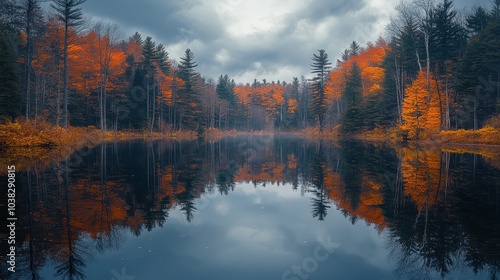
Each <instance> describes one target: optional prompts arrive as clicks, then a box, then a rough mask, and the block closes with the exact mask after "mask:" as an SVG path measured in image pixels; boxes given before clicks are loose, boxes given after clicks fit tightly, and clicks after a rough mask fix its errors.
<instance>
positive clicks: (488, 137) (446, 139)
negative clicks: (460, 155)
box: [441, 126, 500, 145]
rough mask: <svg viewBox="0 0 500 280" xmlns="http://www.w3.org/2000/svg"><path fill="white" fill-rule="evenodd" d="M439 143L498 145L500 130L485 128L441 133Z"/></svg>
mask: <svg viewBox="0 0 500 280" xmlns="http://www.w3.org/2000/svg"><path fill="white" fill-rule="evenodd" d="M441 143H460V144H488V145H500V129H498V128H494V127H492V126H486V127H483V128H481V129H479V130H464V129H459V130H450V131H442V132H441Z"/></svg>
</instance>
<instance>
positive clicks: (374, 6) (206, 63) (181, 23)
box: [83, 0, 490, 83]
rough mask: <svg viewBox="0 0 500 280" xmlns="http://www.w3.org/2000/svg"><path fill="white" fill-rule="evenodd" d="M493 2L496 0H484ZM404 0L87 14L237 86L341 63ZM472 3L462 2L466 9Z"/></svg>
mask: <svg viewBox="0 0 500 280" xmlns="http://www.w3.org/2000/svg"><path fill="white" fill-rule="evenodd" d="M478 1H479V2H485V3H489V2H490V1H489V0H478ZM398 2H399V0H363V1H361V0H276V1H273V0H253V1H244V0H183V1H174V0H101V1H97V0H88V1H87V2H86V3H85V4H84V5H83V12H84V13H85V15H86V16H89V17H92V18H94V19H100V20H105V21H112V22H114V23H117V24H118V25H119V26H120V27H121V29H122V31H123V34H124V36H127V37H128V36H130V35H132V34H133V33H134V32H135V31H138V32H140V33H141V34H142V35H143V37H145V36H147V35H149V36H152V37H153V39H154V40H155V41H156V42H157V43H162V44H164V45H165V46H166V48H167V51H168V52H169V54H170V58H172V59H176V60H179V58H180V57H181V56H182V55H183V53H184V51H185V49H186V48H188V47H189V48H190V49H191V50H192V51H193V52H194V54H195V61H196V62H197V63H198V65H199V66H198V71H199V72H201V73H202V75H203V76H208V77H214V78H216V77H218V76H219V75H221V74H229V75H230V77H232V78H234V79H235V81H236V82H237V83H240V82H241V83H246V82H251V81H253V79H254V78H257V79H259V80H261V79H264V78H266V79H267V80H268V81H270V80H285V81H291V79H292V77H295V76H297V77H300V76H301V75H305V76H306V77H307V76H308V75H309V71H310V67H309V64H310V59H311V57H312V55H313V53H315V52H317V50H318V49H325V50H326V52H327V53H328V54H329V56H330V60H331V61H335V60H336V59H337V58H338V57H339V56H340V53H341V52H342V51H343V50H344V49H345V48H347V46H348V45H349V43H350V42H352V40H356V41H357V42H359V43H360V44H361V45H365V44H366V42H367V41H375V40H376V39H377V38H378V37H379V36H383V35H384V31H385V26H386V25H387V23H388V22H389V19H390V16H391V14H393V7H394V6H395V5H396V4H397V3H398ZM470 3H471V1H468V0H457V1H455V6H456V7H457V8H458V9H461V8H462V7H463V6H465V5H470Z"/></svg>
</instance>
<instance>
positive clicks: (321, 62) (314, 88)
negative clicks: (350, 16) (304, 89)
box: [310, 50, 331, 131]
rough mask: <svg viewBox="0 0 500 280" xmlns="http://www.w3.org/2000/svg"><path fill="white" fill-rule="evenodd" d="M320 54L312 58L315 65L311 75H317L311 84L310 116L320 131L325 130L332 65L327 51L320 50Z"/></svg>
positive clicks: (312, 65)
mask: <svg viewBox="0 0 500 280" xmlns="http://www.w3.org/2000/svg"><path fill="white" fill-rule="evenodd" d="M318 52H319V54H318V55H317V54H314V55H313V57H312V61H313V63H312V64H311V67H312V71H311V73H313V74H316V77H314V78H312V79H311V80H310V81H311V82H312V83H311V94H312V98H311V108H310V114H311V117H312V118H313V119H315V121H316V123H317V124H318V126H319V130H320V131H322V130H323V126H324V118H325V112H326V108H325V86H326V81H327V80H328V73H329V69H330V68H331V63H330V62H329V61H328V55H327V54H326V52H325V50H319V51H318Z"/></svg>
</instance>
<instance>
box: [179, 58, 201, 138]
mask: <svg viewBox="0 0 500 280" xmlns="http://www.w3.org/2000/svg"><path fill="white" fill-rule="evenodd" d="M197 66H198V64H196V63H195V62H194V54H193V52H192V51H191V50H190V49H186V52H185V53H184V56H183V57H181V61H180V64H179V69H180V73H179V78H180V79H181V80H183V81H184V88H183V89H182V90H181V91H180V92H179V105H180V108H181V111H180V115H181V118H182V122H181V125H182V126H183V127H184V128H187V129H191V130H197V131H201V129H202V127H201V123H200V120H201V97H200V93H199V92H198V91H197V89H196V80H197V78H198V74H197V73H196V72H195V68H196V67H197Z"/></svg>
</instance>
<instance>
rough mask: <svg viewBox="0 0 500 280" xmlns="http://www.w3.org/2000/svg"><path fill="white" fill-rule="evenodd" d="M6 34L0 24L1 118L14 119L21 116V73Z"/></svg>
mask: <svg viewBox="0 0 500 280" xmlns="http://www.w3.org/2000/svg"><path fill="white" fill-rule="evenodd" d="M4 32H5V27H4V26H3V25H2V24H0V116H9V117H11V118H12V119H14V117H16V116H17V115H18V114H19V106H20V101H21V96H20V91H19V85H18V81H19V73H18V70H17V67H16V59H15V56H14V52H13V50H12V48H11V46H10V44H9V41H8V39H7V36H6V34H5V33H4Z"/></svg>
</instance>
